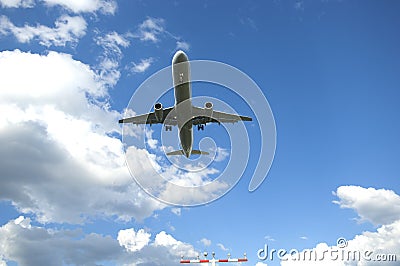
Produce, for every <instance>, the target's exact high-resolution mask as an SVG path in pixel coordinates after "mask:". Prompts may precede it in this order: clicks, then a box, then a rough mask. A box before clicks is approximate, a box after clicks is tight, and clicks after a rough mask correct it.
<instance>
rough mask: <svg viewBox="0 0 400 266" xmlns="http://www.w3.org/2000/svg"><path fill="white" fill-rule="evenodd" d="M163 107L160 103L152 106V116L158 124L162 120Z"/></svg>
mask: <svg viewBox="0 0 400 266" xmlns="http://www.w3.org/2000/svg"><path fill="white" fill-rule="evenodd" d="M163 113H164V112H163V106H162V104H161V103H156V104H155V105H154V114H155V116H156V119H157V121H158V122H162V120H163V118H164V114H163Z"/></svg>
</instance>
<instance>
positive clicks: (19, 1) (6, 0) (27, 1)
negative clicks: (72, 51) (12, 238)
mask: <svg viewBox="0 0 400 266" xmlns="http://www.w3.org/2000/svg"><path fill="white" fill-rule="evenodd" d="M0 6H1V7H5V8H18V7H22V8H31V7H34V6H35V1H34V0H0ZM0 265H1V264H0Z"/></svg>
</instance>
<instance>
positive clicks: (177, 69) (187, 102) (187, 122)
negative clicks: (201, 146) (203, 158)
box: [172, 51, 193, 157]
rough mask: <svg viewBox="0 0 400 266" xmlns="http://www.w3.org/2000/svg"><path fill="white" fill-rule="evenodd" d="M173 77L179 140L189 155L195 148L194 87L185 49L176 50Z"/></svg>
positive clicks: (186, 154)
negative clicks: (193, 120) (193, 122)
mask: <svg viewBox="0 0 400 266" xmlns="http://www.w3.org/2000/svg"><path fill="white" fill-rule="evenodd" d="M172 77H173V82H174V92H175V109H176V114H177V122H178V129H179V140H180V143H181V146H182V150H183V153H184V155H185V156H186V157H189V156H190V154H191V152H192V149H193V130H192V120H191V119H192V100H191V98H192V87H191V83H190V63H189V59H188V57H187V55H186V54H185V53H184V52H183V51H178V52H176V54H175V55H174V57H173V59H172Z"/></svg>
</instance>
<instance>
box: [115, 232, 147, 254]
mask: <svg viewBox="0 0 400 266" xmlns="http://www.w3.org/2000/svg"><path fill="white" fill-rule="evenodd" d="M150 236H151V234H149V233H147V232H145V231H144V230H143V229H140V230H139V231H137V232H135V230H133V228H129V229H125V230H120V231H119V232H118V238H117V239H118V242H119V244H120V245H121V246H123V247H125V249H126V250H128V251H139V250H141V249H142V248H143V247H144V246H147V244H149V241H150Z"/></svg>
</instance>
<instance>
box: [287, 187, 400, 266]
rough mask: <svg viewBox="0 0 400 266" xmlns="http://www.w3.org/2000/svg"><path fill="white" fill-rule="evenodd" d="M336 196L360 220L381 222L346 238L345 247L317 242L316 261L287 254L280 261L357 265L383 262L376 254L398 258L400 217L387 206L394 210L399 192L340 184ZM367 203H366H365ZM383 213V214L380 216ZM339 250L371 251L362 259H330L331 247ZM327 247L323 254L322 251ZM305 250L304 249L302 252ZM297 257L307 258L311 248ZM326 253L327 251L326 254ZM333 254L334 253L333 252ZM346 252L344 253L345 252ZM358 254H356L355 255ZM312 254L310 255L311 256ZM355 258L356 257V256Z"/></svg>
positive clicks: (339, 202)
mask: <svg viewBox="0 0 400 266" xmlns="http://www.w3.org/2000/svg"><path fill="white" fill-rule="evenodd" d="M335 194H336V195H337V196H338V197H339V200H338V201H335V203H337V204H339V205H340V206H341V207H344V208H352V209H354V210H355V211H356V212H357V213H358V215H359V216H360V217H361V219H363V220H368V221H371V222H374V223H380V224H384V225H382V226H381V227H379V228H377V230H376V231H375V232H368V231H366V232H363V233H361V234H359V235H356V236H355V237H354V238H353V239H351V240H348V241H347V247H346V248H343V249H341V248H339V247H332V246H329V245H328V244H326V243H319V244H317V245H316V247H315V248H312V249H311V250H312V254H313V255H312V256H314V257H315V256H316V254H318V255H317V261H308V260H307V261H306V260H300V261H299V260H297V261H294V260H292V259H291V258H290V257H289V256H287V257H286V258H287V259H288V260H287V261H282V262H281V265H283V266H291V265H321V266H322V265H335V266H336V265H343V266H344V265H357V266H372V265H382V262H378V261H374V260H375V259H376V258H377V257H376V255H378V254H381V255H382V254H386V255H389V254H394V255H396V258H397V259H398V258H400V241H399V239H400V217H399V216H396V215H393V209H391V208H389V207H388V206H389V205H390V206H392V207H393V208H394V209H395V210H396V208H397V204H398V199H399V196H398V195H397V194H395V193H394V192H393V191H391V190H385V189H375V188H368V189H367V188H362V187H358V186H341V187H339V188H338V189H337V191H336V193H335ZM368 206H369V207H368ZM378 214H379V215H382V217H379V216H378ZM332 249H334V250H339V251H338V253H334V254H339V256H341V255H340V254H342V251H341V250H344V251H345V252H344V254H347V252H349V251H350V252H351V255H352V256H354V255H353V254H354V252H356V254H357V252H358V251H360V252H361V253H360V254H365V252H366V251H368V252H372V254H370V258H371V260H365V259H363V258H362V255H361V259H360V260H359V261H358V260H356V261H353V260H352V258H353V257H351V258H350V261H348V260H347V257H345V260H341V259H340V258H341V257H339V259H337V260H332V259H331V257H330V255H329V254H331V253H329V251H330V250H332ZM325 250H328V252H327V253H325V255H324V256H323V254H324V251H325ZM304 252H307V253H304ZM299 254H300V257H301V258H304V255H306V258H309V256H310V254H311V252H310V250H303V251H301V253H299ZM327 254H328V255H327ZM333 256H336V255H333ZM345 256H347V255H345ZM356 256H358V255H356ZM314 257H313V258H314ZM356 258H357V257H356ZM385 265H398V262H387V261H386V262H385Z"/></svg>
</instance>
